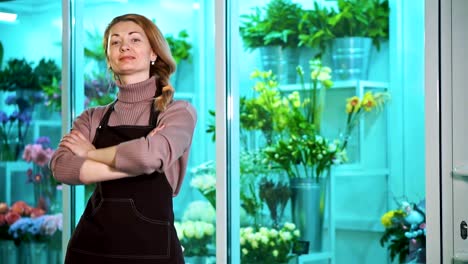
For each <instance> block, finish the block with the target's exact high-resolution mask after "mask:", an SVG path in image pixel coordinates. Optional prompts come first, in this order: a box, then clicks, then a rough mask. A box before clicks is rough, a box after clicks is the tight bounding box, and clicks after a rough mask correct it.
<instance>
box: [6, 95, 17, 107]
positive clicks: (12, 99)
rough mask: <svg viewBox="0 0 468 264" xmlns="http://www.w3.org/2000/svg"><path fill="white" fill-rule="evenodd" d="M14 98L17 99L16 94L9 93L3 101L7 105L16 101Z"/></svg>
mask: <svg viewBox="0 0 468 264" xmlns="http://www.w3.org/2000/svg"><path fill="white" fill-rule="evenodd" d="M16 99H17V98H16V95H10V96H8V97H7V98H6V99H5V103H6V104H7V105H13V104H16V101H17V100H16Z"/></svg>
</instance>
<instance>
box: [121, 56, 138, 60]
mask: <svg viewBox="0 0 468 264" xmlns="http://www.w3.org/2000/svg"><path fill="white" fill-rule="evenodd" d="M133 59H135V57H133V56H122V57H120V58H119V61H126V60H133Z"/></svg>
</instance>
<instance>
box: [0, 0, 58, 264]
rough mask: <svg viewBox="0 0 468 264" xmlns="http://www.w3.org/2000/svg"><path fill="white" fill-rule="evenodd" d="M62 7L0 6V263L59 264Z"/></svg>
mask: <svg viewBox="0 0 468 264" xmlns="http://www.w3.org/2000/svg"><path fill="white" fill-rule="evenodd" d="M61 10H62V6H61V1H47V2H44V1H41V2H38V1H1V3H0V32H2V33H1V34H0V262H1V263H6V264H10V263H11V264H13V263H33V261H36V262H37V263H57V264H58V263H62V256H61V251H62V243H61V241H62V231H63V228H62V222H63V218H62V192H63V189H64V188H63V185H62V184H61V183H59V182H57V181H56V180H55V179H54V178H53V177H52V173H51V171H50V169H49V167H48V162H49V160H50V157H51V155H52V153H53V152H54V151H55V148H56V146H57V144H58V142H59V140H60V137H61V129H60V128H61V117H60V88H61V77H62V75H61V72H62V39H61V37H62V12H61Z"/></svg>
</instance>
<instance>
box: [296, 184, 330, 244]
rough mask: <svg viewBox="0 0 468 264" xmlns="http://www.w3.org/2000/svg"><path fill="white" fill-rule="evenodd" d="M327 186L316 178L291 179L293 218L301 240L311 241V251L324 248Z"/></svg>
mask: <svg viewBox="0 0 468 264" xmlns="http://www.w3.org/2000/svg"><path fill="white" fill-rule="evenodd" d="M325 187H326V185H325V183H324V181H323V180H322V181H320V182H319V183H317V182H316V180H315V178H296V179H291V209H292V218H293V222H294V224H295V225H296V227H297V228H298V229H299V230H300V232H301V236H300V240H302V241H307V242H309V252H320V251H321V250H322V233H323V220H324V212H325V192H326V188H325Z"/></svg>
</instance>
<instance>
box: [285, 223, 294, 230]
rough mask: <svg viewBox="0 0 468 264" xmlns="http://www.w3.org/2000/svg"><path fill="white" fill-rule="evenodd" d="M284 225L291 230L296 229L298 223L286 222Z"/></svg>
mask: <svg viewBox="0 0 468 264" xmlns="http://www.w3.org/2000/svg"><path fill="white" fill-rule="evenodd" d="M284 227H285V228H286V229H288V230H289V231H293V230H294V229H296V225H295V224H294V223H290V222H286V223H284Z"/></svg>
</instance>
